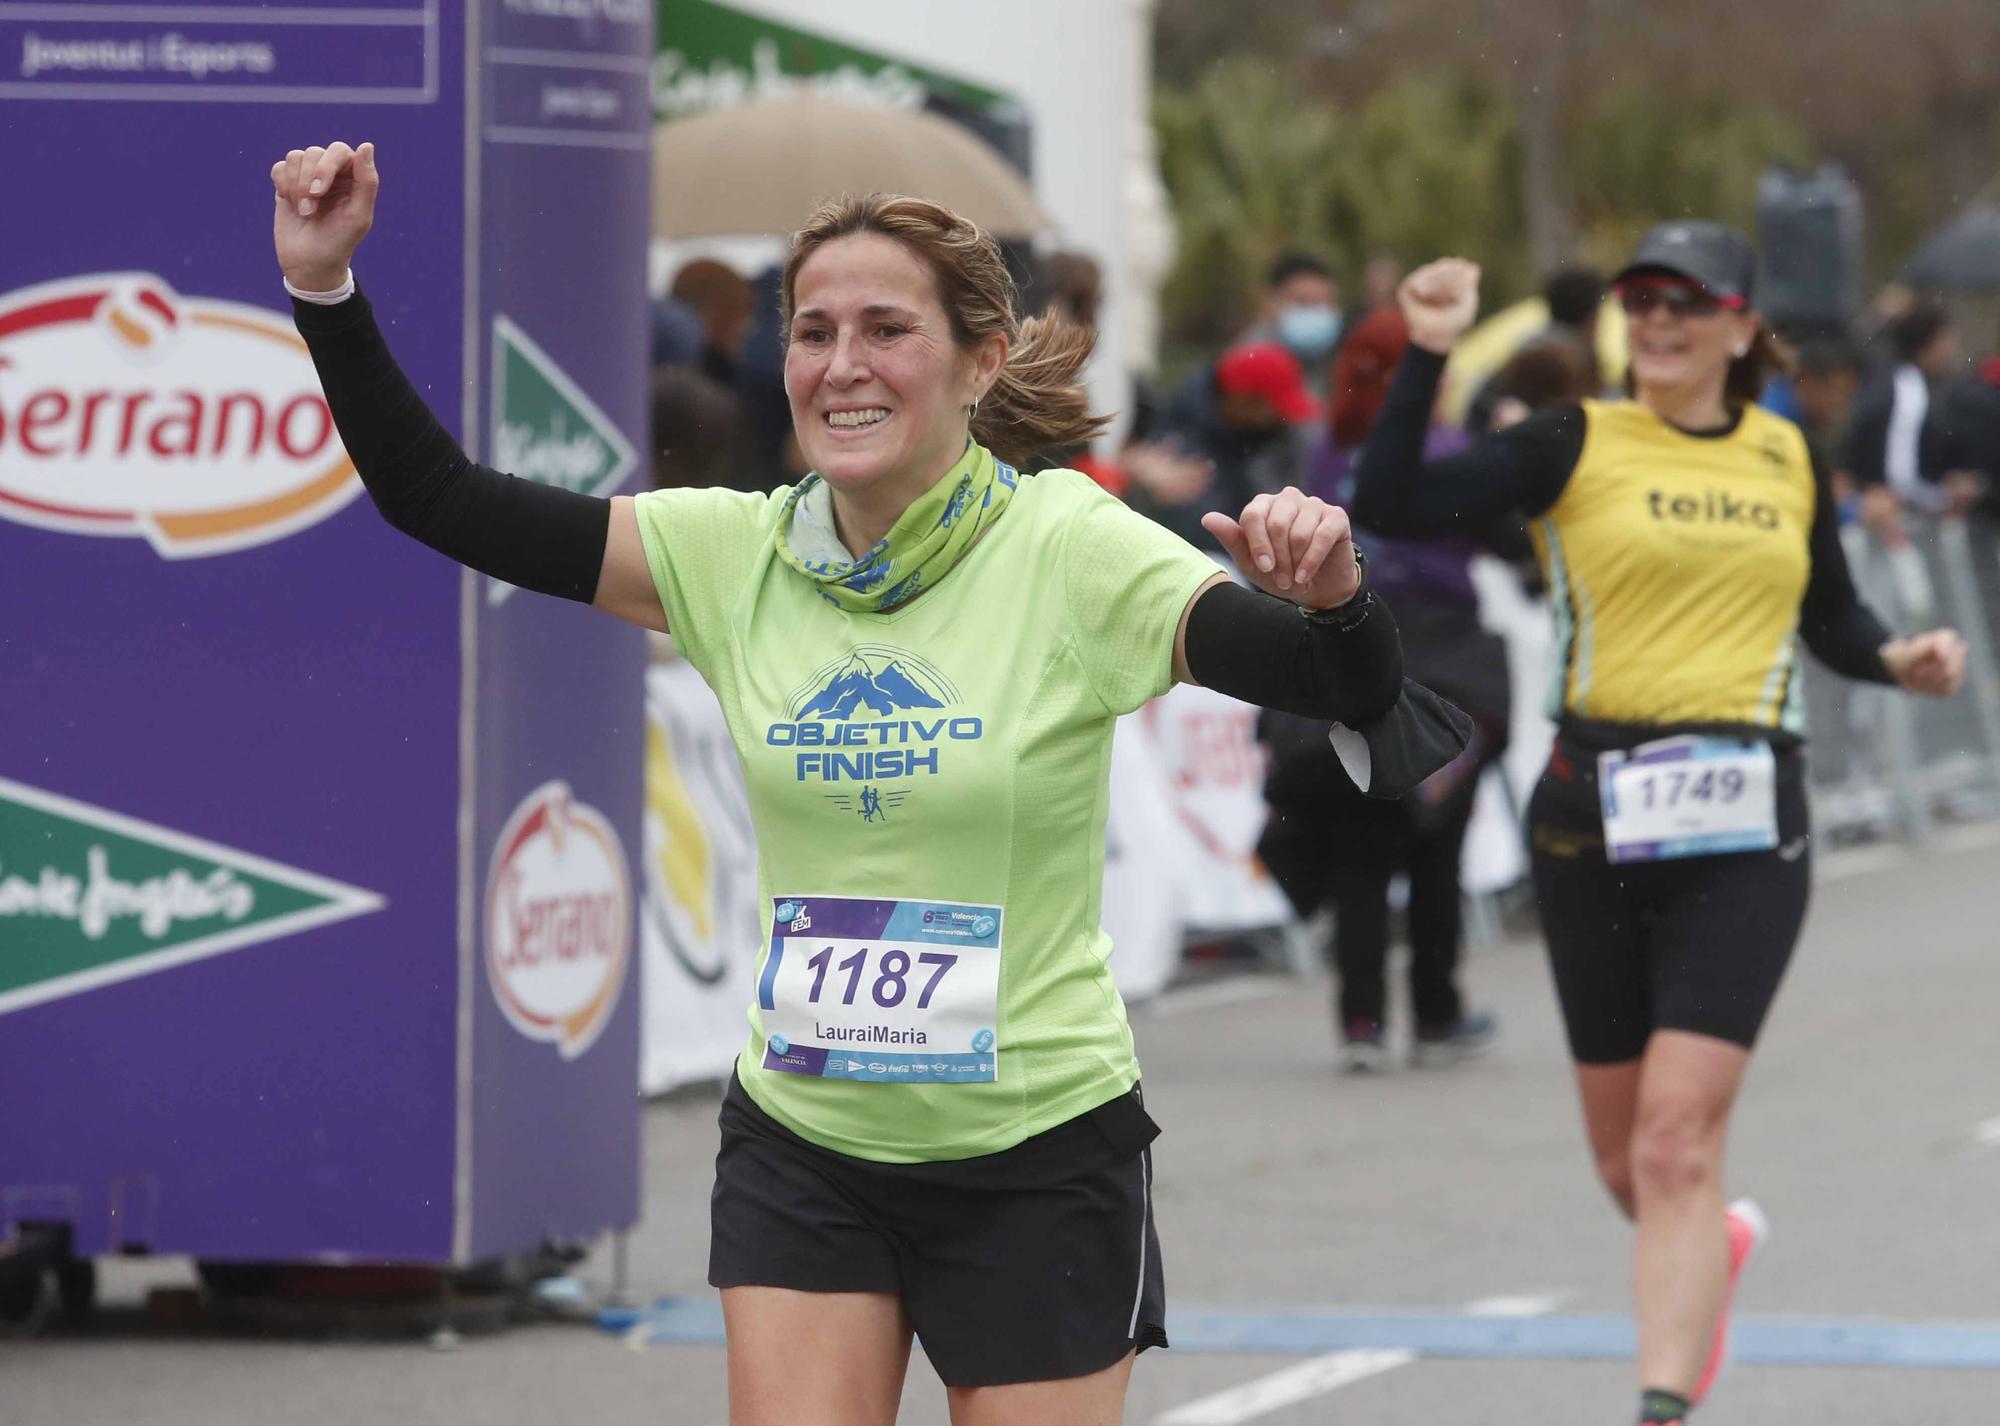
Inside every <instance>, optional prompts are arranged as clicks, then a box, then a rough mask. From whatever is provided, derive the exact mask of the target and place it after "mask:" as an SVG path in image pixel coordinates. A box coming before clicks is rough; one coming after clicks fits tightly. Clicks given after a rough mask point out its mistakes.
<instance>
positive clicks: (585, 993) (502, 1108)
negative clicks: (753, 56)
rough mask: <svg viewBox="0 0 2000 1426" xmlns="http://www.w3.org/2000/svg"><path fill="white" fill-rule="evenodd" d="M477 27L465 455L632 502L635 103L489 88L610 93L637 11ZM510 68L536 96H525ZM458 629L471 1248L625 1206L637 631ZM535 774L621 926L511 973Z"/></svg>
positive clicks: (640, 279)
mask: <svg viewBox="0 0 2000 1426" xmlns="http://www.w3.org/2000/svg"><path fill="white" fill-rule="evenodd" d="M626 12H629V14H628V13H626ZM621 15H622V16H623V18H620V16H621ZM482 18H483V20H484V21H485V29H484V38H485V45H484V48H483V49H482V51H481V57H482V62H483V65H484V70H485V79H484V84H483V86H482V91H481V92H482V94H483V96H484V103H483V105H482V111H481V112H480V114H479V116H478V124H479V134H480V137H481V140H482V142H481V145H480V154H481V158H480V193H481V197H482V211H481V221H480V240H479V271H480V274H481V277H480V305H479V313H480V317H479V331H478V341H479V344H480V350H481V358H480V363H479V373H480V379H481V380H480V404H481V410H482V425H481V432H480V434H481V454H482V456H483V457H484V458H486V459H489V460H491V461H494V462H496V463H499V464H502V465H504V466H505V467H506V468H508V469H510V470H512V471H513V472H514V473H516V474H519V475H523V476H527V477H529V478H533V479H540V480H545V481H550V482H553V483H559V484H564V485H567V486H569V487H570V488H572V489H578V490H583V491H585V492H587V493H590V494H597V495H609V494H612V493H614V492H619V491H624V492H630V491H633V490H636V489H642V488H643V482H644V476H645V474H646V471H645V463H644V462H643V461H642V460H641V458H640V453H641V452H643V451H646V450H648V449H649V448H650V444H651V443H650V442H649V441H648V440H647V439H646V436H645V429H646V419H647V417H646V352H647V331H648V320H647V311H648V308H647V302H646V287H645V278H646V245H647V241H648V236H649V224H650V213H649V194H650V191H651V190H650V179H649V165H648V158H647V152H648V146H649V135H650V133H651V129H652V116H651V113H650V111H649V110H648V108H647V107H646V106H645V105H643V104H625V105H624V106H623V107H621V108H619V109H618V110H617V111H616V112H615V113H612V114H608V115H605V116H601V117H594V118H588V119H586V118H583V117H580V116H565V115H559V114H550V115H548V116H547V117H546V118H544V117H543V116H541V115H540V114H539V112H530V111H522V110H517V109H512V108H506V109H502V110H500V111H498V112H496V110H495V107H494V106H495V104H496V102H497V100H496V96H498V95H503V94H504V95H509V96H513V95H517V94H537V93H540V92H542V91H539V90H536V89H535V88H534V87H533V84H534V83H541V82H544V81H545V82H547V83H549V84H551V85H555V84H568V83H570V82H571V81H573V80H574V81H583V82H584V83H585V84H588V85H603V84H611V85H615V84H617V83H619V82H620V71H619V70H618V69H616V68H606V67H604V66H605V63H606V62H613V63H623V64H625V65H626V66H627V67H628V68H629V67H631V66H634V65H639V64H642V63H643V62H644V60H645V57H646V56H648V55H650V54H651V52H652V42H653V29H652V14H651V11H650V9H649V8H647V7H645V6H640V5H621V4H617V3H608V4H607V3H598V2H597V0H487V3H486V5H485V6H484V8H483V14H482ZM524 27H526V29H527V30H528V31H530V32H531V33H528V34H524ZM524 39H532V40H533V42H534V43H535V45H536V46H538V48H539V55H538V58H537V61H536V63H534V64H532V65H530V64H524V63H521V62H520V60H521V56H520V55H518V54H517V53H513V52H512V51H511V50H510V48H509V46H511V45H512V44H515V43H519V42H521V41H523V40H524ZM572 61H574V62H575V63H574V64H572V63H571V62H572ZM524 77H526V78H527V79H529V80H530V81H532V83H530V84H529V85H526V86H524V85H523V84H522V82H521V81H522V79H523V78H524ZM612 92H614V93H617V92H620V91H617V90H615V89H614V90H613V91H612ZM510 102H511V100H510ZM513 121H519V122H513ZM575 130H582V131H583V132H575ZM577 140H583V142H577ZM476 619H477V624H478V638H477V679H478V690H479V692H478V698H477V703H476V707H477V710H478V724H477V740H478V746H479V787H478V795H477V797H476V799H475V803H476V808H477V813H476V827H477V844H478V846H479V847H480V849H481V853H480V855H481V857H482V864H481V875H482V877H484V878H486V880H485V882H484V883H483V886H484V887H485V888H486V891H485V893H484V894H485V895H486V896H487V898H488V910H487V913H486V914H487V915H488V916H489V922H488V936H487V942H486V945H487V954H486V969H485V972H484V977H485V979H487V981H488V982H489V984H490V985H491V986H492V987H493V989H494V993H493V994H487V995H482V996H479V997H476V998H475V1005H476V1006H477V1010H478V1013H477V1015H476V1017H475V1021H474V1027H473V1028H474V1055H473V1071H474V1083H475V1084H476V1085H477V1090H478V1092H477V1093H476V1095H475V1096H474V1099H473V1104H472V1149H471V1163H470V1170H471V1174H470V1176H471V1182H472V1183H473V1185H474V1193H473V1198H472V1203H471V1205H470V1207H471V1235H470V1241H469V1245H468V1251H469V1252H470V1254H471V1255H472V1256H474V1257H483V1256H488V1255H490V1254H492V1253H494V1252H499V1251H503V1250H504V1249H506V1248H507V1247H508V1246H509V1245H512V1244H514V1243H518V1242H520V1241H523V1240H538V1239H539V1238H545V1237H563V1236H575V1235H580V1234H582V1233H584V1232H588V1231H594V1230H596V1229H598V1228H601V1227H603V1226H605V1225H607V1224H614V1223H616V1224H625V1223H631V1222H633V1221H634V1220H635V1219H636V1218H637V1217H638V1211H639V1136H638V1123H639V1097H638V1065H639V995H638V975H637V971H636V969H635V964H636V960H637V954H636V941H635V938H636V934H637V932H636V925H637V914H636V895H635V894H633V893H632V891H631V887H632V885H634V884H635V883H634V882H633V881H632V878H634V877H636V874H637V864H636V861H634V860H633V859H634V858H636V856H637V855H638V852H639V849H640V845H641V839H640V835H639V819H640V815H641V804H642V797H643V786H642V779H641V766H642V761H643V751H642V749H643V738H644V721H645V702H644V689H643V679H644V672H645V669H644V664H645V652H644V640H643V638H642V636H641V635H640V634H639V633H638V632H637V631H636V630H633V629H630V628H627V627H625V626H623V625H620V624H617V623H614V622H613V621H611V620H609V619H607V618H606V617H605V616H604V615H602V614H599V613H597V612H596V611H594V610H590V609H585V608H583V607H581V606H579V605H576V604H571V603H566V602H563V601H559V600H553V599H544V598H539V597H537V596H534V595H527V594H518V593H510V592H508V591H507V590H506V589H504V588H503V587H498V586H488V587H486V588H484V589H483V590H482V591H481V595H480V598H479V600H478V601H477V613H476ZM552 781H553V782H560V783H561V784H563V785H564V786H565V787H566V788H567V795H568V796H569V797H570V798H571V799H572V800H573V802H575V803H584V804H588V805H589V806H591V807H593V808H595V809H597V810H598V811H599V812H600V813H601V814H602V816H603V818H604V820H605V822H606V823H607V824H608V825H609V826H611V827H613V828H616V829H617V831H618V834H619V835H620V836H621V838H622V840H623V850H624V859H623V864H624V865H625V866H626V867H627V868H628V870H627V873H626V875H627V884H626V887H625V888H624V889H623V890H624V895H625V901H624V909H623V911H622V913H621V917H622V920H621V925H620V929H621V931H622V932H623V934H624V937H625V945H626V946H627V947H628V948H629V949H628V950H627V951H626V953H625V954H624V955H623V957H622V959H621V958H618V957H616V956H614V955H613V954H611V949H612V948H611V947H609V946H607V945H598V944H593V943H592V942H591V941H590V938H589V937H588V936H587V935H582V936H578V937H576V938H573V939H572V940H571V941H570V942H569V943H568V945H567V946H559V947H558V948H557V949H556V955H557V956H558V960H559V963H556V964H551V965H546V966H544V967H541V968H535V967H528V968H526V970H525V971H521V970H511V971H510V970H508V969H506V968H505V967H504V966H503V965H502V964H501V961H500V960H498V959H496V957H495V941H494V939H493V937H494V934H495V932H498V933H499V934H500V935H501V936H503V937H504V936H505V935H506V931H505V918H506V916H507V915H508V914H510V913H509V912H508V911H507V910H506V908H505V907H503V906H500V905H498V904H497V903H495V901H494V898H493V895H492V891H491V888H492V887H493V886H494V885H496V884H497V883H498V882H499V881H500V880H501V879H503V878H504V876H505V872H504V871H503V870H502V868H501V859H502V857H504V856H506V855H508V849H509V846H510V843H511V842H512V840H513V839H512V838H510V837H509V835H508V823H509V819H510V818H511V817H513V816H515V815H516V814H517V811H518V809H520V808H522V807H524V806H527V805H530V804H532V803H533V802H534V801H535V800H536V799H537V798H538V797H541V798H547V797H548V796H550V795H551V794H550V793H549V792H548V790H547V789H548V786H549V784H550V783H551V782H552ZM571 840H572V841H573V840H574V839H571ZM552 884H553V885H554V886H556V887H557V888H559V889H561V890H562V891H563V893H564V894H565V895H567V894H568V891H569V889H570V888H571V887H572V886H573V885H577V884H580V885H582V886H584V887H587V888H588V889H589V891H590V892H591V893H592V894H594V895H595V896H597V897H599V898H605V897H609V896H611V894H612V892H613V888H612V887H611V886H610V885H609V878H608V877H601V876H597V875H595V874H592V875H589V876H586V877H584V878H583V879H582V881H581V882H580V883H577V882H575V881H574V879H573V878H572V877H570V876H567V875H565V876H562V877H557V878H555V879H554V881H553V883H552ZM493 917H498V918H500V919H499V920H497V921H496V920H493V919H490V918H493ZM517 919H518V918H517ZM503 949H504V948H503ZM565 950H566V951H567V952H569V954H570V958H569V960H567V961H566V962H562V961H560V959H559V958H560V956H561V954H562V953H563V952H564V951H565ZM536 976H539V978H540V980H541V982H542V983H543V984H544V985H546V987H547V988H548V996H549V998H548V1001H547V1005H548V1008H549V1009H550V1010H551V1011H553V1012H554V1016H555V1018H556V1019H558V1020H562V1021H564V1022H565V1024H564V1025H563V1026H560V1027H558V1028H556V1029H554V1030H552V1031H549V1032H546V1033H547V1034H548V1035H549V1038H538V1036H537V1035H536V1034H535V1033H533V1032H531V1031H529V1030H528V1029H527V1028H526V1026H525V1025H524V1022H523V1020H522V1018H521V1017H520V1016H519V1015H518V1014H517V1013H514V1012H513V1011H511V1010H510V1008H509V998H510V996H511V995H512V993H513V987H514V986H515V985H516V984H517V983H518V984H520V985H522V986H529V985H532V984H533V983H534V980H535V977H536ZM593 997H597V998H595V999H593ZM593 1016H595V1017H597V1023H596V1024H595V1025H594V1026H593V1025H592V1024H591V1023H590V1021H591V1018H592V1017H593ZM583 1037H588V1038H587V1040H585V1039H584V1038H583ZM579 1044H581V1045H582V1048H580V1049H579V1048H578V1045H579Z"/></svg>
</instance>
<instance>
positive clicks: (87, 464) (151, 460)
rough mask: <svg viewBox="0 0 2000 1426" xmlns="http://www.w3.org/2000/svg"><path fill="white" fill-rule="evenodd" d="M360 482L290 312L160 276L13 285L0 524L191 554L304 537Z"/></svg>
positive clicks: (4, 323)
mask: <svg viewBox="0 0 2000 1426" xmlns="http://www.w3.org/2000/svg"><path fill="white" fill-rule="evenodd" d="M360 493H361V482H360V481H359V480H358V479H357V478H356V476H355V473H354V462H353V461H351V460H349V459H348V457H347V452H346V450H345V449H343V448H342V446H341V444H340V435H339V433H338V432H336V431H335V430H334V427H333V413H332V412H331V411H330V410H329V409H328V407H327V404H326V397H325V396H324V395H322V394H321V392H320V386H319V376H318V374H317V373H316V372H315V371H314V370H313V363H312V357H311V355H310V354H309V353H308V352H307V351H306V344H305V342H304V341H302V340H301V339H300V337H299V334H298V333H297V332H296V331H294V330H293V328H292V323H291V321H290V319H289V318H287V317H285V316H282V315H280V314H279V313H277V312H274V311H272V310H270V309H269V308H266V307H256V306H252V305H250V304H249V303H245V302H225V301H221V300H219V299H216V298H211V297H191V296H187V295H185V294H182V293H179V292H176V291H174V289H173V288H172V287H171V286H169V285H168V284H167V282H166V281H165V280H164V279H162V278H160V277H158V276H156V275H155V274H153V273H150V272H99V273H91V274H88V275H85V276H78V277H66V278H61V279H58V280H56V281H54V282H44V283H40V284H37V285H36V286H33V287H25V288H22V289H20V290H18V291H14V292H8V293H0V520H12V521H14V522H16V523H18V524H23V525H32V526H35V527H37V528H39V529H44V530H55V531H59V532H61V533H63V534H69V535H96V536H109V537H113V538H126V539H130V538H134V537H137V538H140V539H143V540H145V541H146V542H147V543H148V544H149V545H151V546H152V547H153V550H154V551H155V552H156V553H157V554H158V555H159V556H160V557H161V558H162V559H169V560H181V559H191V558H198V557H202V556H207V555H219V554H227V553H229V552H231V551H233V550H243V549H250V548H252V547H254V546H257V545H265V544H270V543H272V542H273V541H276V540H282V539H285V538H287V537H288V536H291V535H296V534H298V533H300V532H302V531H304V530H306V529H309V528H311V527H312V526H314V525H317V524H318V523H320V522H321V521H322V520H325V519H327V518H328V517H330V516H332V515H334V514H336V513H338V512H339V511H340V510H342V509H343V508H345V507H346V505H347V504H348V502H349V501H351V500H353V499H354V498H355V496H357V495H359V494H360Z"/></svg>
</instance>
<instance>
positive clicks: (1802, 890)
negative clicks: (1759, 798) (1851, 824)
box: [1528, 740, 1812, 1064]
mask: <svg viewBox="0 0 2000 1426" xmlns="http://www.w3.org/2000/svg"><path fill="white" fill-rule="evenodd" d="M1777 794H1778V795H1777V802H1778V845H1777V847H1776V849H1775V850H1772V851H1763V852H1728V853H1723V854H1720V855H1715V856H1697V857H1680V858H1675V859H1671V860H1664V861H1642V862H1627V863H1623V864H1619V865H1613V864H1612V863H1610V862H1608V861H1606V860H1605V857H1604V835H1603V824H1602V822H1601V820H1599V817H1600V814H1599V812H1598V810H1597V809H1598V797H1597V765H1596V755H1595V751H1594V750H1592V749H1588V748H1584V747H1579V746H1576V745H1574V744H1571V743H1569V742H1568V741H1567V740H1559V741H1558V743H1557V747H1556V751H1555V753H1554V754H1553V755H1552V756H1551V758H1550V760H1549V766H1548V768H1547V770H1546V771H1544V773H1543V774H1542V780H1541V782H1540V783H1539V784H1537V786H1536V788H1535V795H1534V797H1533V799H1532V800H1531V801H1530V803H1529V808H1528V828H1529V841H1530V845H1531V848H1532V860H1533V865H1534V881H1535V898H1536V901H1537V902H1538V903H1539V905H1540V909H1541V918H1542V932H1543V935H1544V937H1545V938H1546V939H1547V942H1548V948H1549V963H1550V966H1551V968H1552V969H1553V971H1554V972H1555V982H1556V994H1557V997H1558V998H1559V999H1560V1000H1561V1002H1562V1013H1563V1023H1564V1026H1565V1028H1566V1029H1567V1031H1568V1034H1569V1045H1570V1055H1571V1057H1572V1058H1573V1059H1575V1060H1576V1061H1577V1062H1578V1063H1580V1064H1618V1063H1622V1062H1624V1061H1627V1060H1634V1059H1637V1058H1638V1057H1639V1056H1640V1055H1642V1054H1643V1053H1644V1052H1645V1049H1646V1041H1647V1039H1648V1038H1649V1037H1650V1036H1651V1035H1652V1033H1653V1031H1655V1030H1686V1031H1691V1032H1692V1033H1694V1034H1698V1035H1712V1036H1714V1037H1715V1038H1717V1039H1720V1040H1728V1041H1730V1042H1731V1043H1733V1044H1737V1045H1741V1046H1743V1047H1744V1048H1745V1049H1748V1048H1750V1047H1751V1046H1752V1045H1753V1044H1755V1042H1756V1039H1757V1032H1758V1029H1759V1028H1760V1027H1761V1026H1762V1025H1763V1023H1764V1016H1765V1014H1766V1012H1768V1011H1769V1009H1770V1007H1771V1001H1772V999H1773V998H1774V997H1775V996H1776V994H1777V991H1778V983H1779V981H1780V980H1781V979H1783V977H1784V973H1785V966H1786V964H1787V963H1788V962H1789V961H1790V960H1791V956H1792V947H1793V946H1794V945H1796V944H1797V942H1798V937H1799V928H1800V926H1801V925H1802V924H1803V923H1804V921H1805V913H1806V899H1807V895H1808V892H1809V891H1810V888H1811V883H1812V851H1811V837H1810V829H1809V824H1808V821H1807V815H1806V796H1805V778H1804V772H1803V759H1802V757H1801V755H1800V753H1799V751H1798V750H1797V749H1795V748H1794V749H1790V750H1780V751H1779V754H1778V788H1777Z"/></svg>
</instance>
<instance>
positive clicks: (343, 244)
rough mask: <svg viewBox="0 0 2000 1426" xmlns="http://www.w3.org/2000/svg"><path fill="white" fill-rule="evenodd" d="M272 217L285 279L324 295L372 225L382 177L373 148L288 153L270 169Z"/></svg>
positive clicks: (335, 147) (336, 283) (340, 278)
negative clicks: (274, 205)
mask: <svg viewBox="0 0 2000 1426" xmlns="http://www.w3.org/2000/svg"><path fill="white" fill-rule="evenodd" d="M271 186H272V187H273V188H274V189H276V190H277V200H278V201H277V212H276V213H275V215H274V216H273V218H272V223H271V240H272V242H273V243H274V244H275V245H276V247H277V250H278V266H279V267H281V268H283V269H284V271H285V279H286V280H287V281H288V282H290V283H291V284H292V286H294V287H296V288H299V289H300V290H301V291H305V292H330V291H332V290H333V289H334V288H336V287H338V286H340V284H341V283H342V282H343V281H344V280H345V279H346V277H347V269H348V263H349V260H350V259H352V258H353V256H354V250H355V249H356V248H357V247H359V246H361V240H362V239H363V238H365V237H367V236H368V230H369V228H371V227H372V226H374V223H375V195H376V193H377V192H378V191H379V190H380V189H381V187H382V175H381V174H380V173H378V172H376V169H375V145H373V144H363V145H362V146H361V147H360V148H358V149H352V148H349V147H348V146H347V145H346V144H341V143H336V144H334V145H333V146H332V147H330V148H310V149H293V150H292V151H291V152H290V153H288V154H286V155H285V156H284V157H283V158H282V159H280V160H278V162H276V163H274V164H272V165H271Z"/></svg>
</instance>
